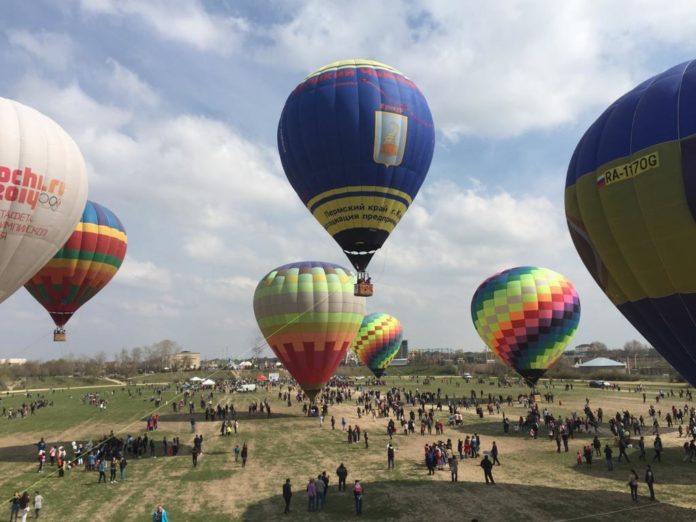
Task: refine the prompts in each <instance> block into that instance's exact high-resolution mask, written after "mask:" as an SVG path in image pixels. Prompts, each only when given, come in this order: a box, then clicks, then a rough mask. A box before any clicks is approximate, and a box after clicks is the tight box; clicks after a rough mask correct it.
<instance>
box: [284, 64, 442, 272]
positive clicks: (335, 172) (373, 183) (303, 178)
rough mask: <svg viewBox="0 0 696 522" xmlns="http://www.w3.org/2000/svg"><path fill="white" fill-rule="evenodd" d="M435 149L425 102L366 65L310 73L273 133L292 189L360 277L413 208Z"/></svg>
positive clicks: (409, 85)
mask: <svg viewBox="0 0 696 522" xmlns="http://www.w3.org/2000/svg"><path fill="white" fill-rule="evenodd" d="M434 146H435V132H434V128H433V120H432V116H431V115H430V109H429V108H428V104H427V102H426V100H425V97H424V96H423V93H421V91H420V90H419V89H418V87H416V85H415V84H414V83H413V82H412V81H411V80H409V79H408V78H407V77H406V76H404V75H403V74H402V73H400V72H399V71H397V70H396V69H394V68H392V67H389V66H388V65H384V64H382V63H379V62H374V61H370V60H346V61H341V62H335V63H332V64H329V65H327V66H325V67H322V68H321V69H318V70H316V71H315V72H313V73H312V74H310V75H309V76H308V77H307V78H305V79H304V81H302V83H300V84H299V85H298V86H297V87H296V88H295V89H294V90H293V91H292V93H291V94H290V96H289V97H288V99H287V101H286V102H285V107H284V108H283V113H282V114H281V117H280V122H279V124H278V150H279V151H280V159H281V161H282V164H283V169H284V170H285V174H286V175H287V177H288V180H289V181H290V183H291V185H292V187H293V188H294V189H295V192H297V194H298V196H299V197H300V198H301V199H302V202H303V203H304V204H305V205H306V207H307V208H308V209H309V211H310V212H311V213H312V214H313V215H314V217H315V218H316V219H317V221H319V223H321V225H322V226H323V227H324V228H325V229H326V231H327V232H328V233H329V234H331V235H332V236H333V238H334V239H335V240H336V242H337V243H338V244H339V245H340V246H341V248H342V249H343V251H344V252H345V254H346V255H347V256H348V259H350V261H351V263H352V264H353V266H354V267H355V268H356V270H358V272H359V273H360V274H363V273H364V272H365V271H366V270H367V265H368V263H369V262H370V259H371V258H372V256H373V255H374V253H375V252H376V251H377V250H378V249H379V248H380V247H381V246H382V244H383V243H384V241H385V240H386V239H387V237H388V236H389V234H390V233H391V232H392V230H394V227H395V226H396V225H397V224H398V223H399V221H400V220H401V218H402V217H403V215H404V214H405V213H406V211H407V210H408V208H409V206H411V203H412V202H413V198H415V196H416V194H417V193H418V190H419V189H420V186H421V184H422V183H423V180H424V179H425V176H426V174H427V172H428V168H429V167H430V162H431V160H432V157H433V149H434ZM363 275H364V274H363Z"/></svg>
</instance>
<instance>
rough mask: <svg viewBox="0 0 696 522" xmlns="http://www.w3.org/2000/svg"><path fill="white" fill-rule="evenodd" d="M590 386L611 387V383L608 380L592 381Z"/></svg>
mask: <svg viewBox="0 0 696 522" xmlns="http://www.w3.org/2000/svg"><path fill="white" fill-rule="evenodd" d="M589 385H590V388H609V387H610V386H611V383H610V382H608V381H590V382H589Z"/></svg>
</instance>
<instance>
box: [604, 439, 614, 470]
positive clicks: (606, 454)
mask: <svg viewBox="0 0 696 522" xmlns="http://www.w3.org/2000/svg"><path fill="white" fill-rule="evenodd" d="M613 454H614V452H613V451H612V449H611V448H610V447H609V444H608V443H607V444H606V445H605V446H604V460H606V461H607V470H608V471H614V462H613V461H612V460H611V457H612V455H613Z"/></svg>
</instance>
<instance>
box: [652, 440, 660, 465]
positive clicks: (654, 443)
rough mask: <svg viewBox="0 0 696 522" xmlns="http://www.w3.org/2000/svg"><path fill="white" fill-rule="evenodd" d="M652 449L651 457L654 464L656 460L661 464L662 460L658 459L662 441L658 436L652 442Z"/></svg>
mask: <svg viewBox="0 0 696 522" xmlns="http://www.w3.org/2000/svg"><path fill="white" fill-rule="evenodd" d="M653 448H655V456H654V457H653V462H655V460H657V462H662V459H661V458H660V454H661V453H662V439H661V438H660V436H659V435H657V436H656V437H655V442H653Z"/></svg>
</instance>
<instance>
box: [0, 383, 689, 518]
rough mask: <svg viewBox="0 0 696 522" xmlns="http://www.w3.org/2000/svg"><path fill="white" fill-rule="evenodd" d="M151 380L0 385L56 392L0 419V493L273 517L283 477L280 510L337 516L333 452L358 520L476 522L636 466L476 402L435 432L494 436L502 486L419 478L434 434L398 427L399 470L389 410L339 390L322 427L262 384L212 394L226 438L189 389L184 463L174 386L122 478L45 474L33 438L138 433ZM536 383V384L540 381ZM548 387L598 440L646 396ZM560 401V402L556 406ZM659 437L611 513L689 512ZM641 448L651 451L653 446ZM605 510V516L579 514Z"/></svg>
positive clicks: (558, 503)
mask: <svg viewBox="0 0 696 522" xmlns="http://www.w3.org/2000/svg"><path fill="white" fill-rule="evenodd" d="M171 375H173V374H164V375H154V376H153V375H148V376H146V378H147V379H148V380H150V379H151V381H152V382H163V381H165V380H166V377H167V376H171ZM186 375H187V376H188V375H189V372H186ZM191 375H192V374H191ZM201 375H202V374H201ZM213 378H215V377H213ZM388 383H389V386H391V385H392V384H393V385H397V386H399V387H401V388H411V389H414V390H415V389H416V388H418V389H420V390H426V389H427V390H429V391H435V390H437V388H438V387H439V388H441V393H442V397H443V403H444V402H445V401H444V397H445V395H448V396H449V397H453V396H455V395H456V396H457V397H461V396H462V395H466V396H467V397H468V396H469V392H470V390H471V389H472V388H473V389H475V390H476V393H477V394H479V393H480V391H481V390H483V392H484V394H485V395H487V394H488V393H489V392H490V393H492V394H495V395H498V394H502V395H503V396H507V395H508V394H510V395H512V396H513V397H514V398H516V397H517V395H518V394H519V393H522V392H524V391H526V390H525V389H524V388H522V387H513V388H498V387H497V385H496V384H493V385H492V386H491V385H489V384H488V382H486V383H485V384H479V383H469V384H467V383H465V382H464V381H463V380H462V379H460V378H456V377H452V378H451V379H449V378H446V379H436V380H434V381H432V382H431V383H430V384H429V385H427V386H426V385H424V384H423V379H422V378H419V379H418V380H416V379H415V378H408V377H403V378H397V377H390V378H389V379H388ZM660 386H662V388H663V389H665V390H668V389H670V388H672V389H674V390H675V391H676V390H678V389H679V388H678V386H676V385H669V384H662V385H660V384H655V385H654V386H651V390H653V392H652V393H653V394H654V390H657V389H658V388H659V387H660ZM155 388H156V387H147V386H142V387H140V386H139V387H135V386H129V387H126V388H124V387H122V386H113V387H108V388H94V389H93V390H75V389H71V390H61V391H55V392H39V393H32V396H31V397H26V396H25V395H24V394H15V395H6V394H3V395H2V396H1V397H2V400H1V401H0V407H5V408H9V407H18V406H20V405H21V404H22V403H23V402H27V401H31V400H34V399H36V398H37V396H39V395H41V396H43V397H46V398H48V400H51V401H53V406H50V407H47V408H44V409H40V410H37V411H36V412H35V414H34V415H30V416H28V417H26V418H24V419H15V420H11V421H10V420H8V419H6V418H0V495H5V498H9V497H10V496H11V494H12V492H13V491H15V490H21V491H23V490H25V489H26V490H28V491H30V492H33V491H34V490H35V489H39V490H41V492H42V495H43V496H44V497H45V499H46V502H45V504H46V507H45V510H44V516H45V520H77V521H79V520H94V517H95V516H99V519H100V520H113V521H131V520H149V519H150V516H151V512H152V510H153V509H154V507H155V506H156V505H157V504H158V503H163V504H164V505H165V508H166V509H167V511H168V512H169V515H170V520H172V521H174V522H177V521H187V522H189V521H191V522H197V521H217V520H220V521H222V520H225V521H228V520H245V521H246V520H250V521H255V520H258V521H264V522H266V521H268V520H274V519H277V518H279V517H280V514H281V513H282V507H283V504H282V500H281V499H280V488H281V485H282V483H283V481H284V480H285V478H286V477H289V478H291V479H292V481H293V485H294V491H295V496H294V497H293V503H292V510H293V514H292V516H291V517H290V519H292V520H310V519H311V520H342V519H345V518H352V517H353V516H354V514H353V513H354V512H353V499H352V495H351V494H350V492H347V493H339V492H337V491H336V489H335V484H336V476H335V473H334V470H335V469H336V467H337V465H338V463H339V462H344V463H345V464H346V466H347V467H348V468H349V473H350V474H349V477H348V483H349V484H351V483H352V480H353V479H356V478H360V479H361V480H362V481H363V482H364V484H365V488H366V493H365V500H364V515H363V518H366V519H370V520H429V519H439V520H469V519H471V518H473V517H479V519H480V520H535V521H536V520H563V519H568V518H573V517H577V516H581V515H585V514H588V515H592V514H597V513H606V512H609V511H617V510H621V509H625V508H627V507H629V508H630V507H632V504H631V502H630V497H629V495H628V488H627V487H626V481H627V478H628V471H629V469H630V468H631V467H636V465H637V461H636V456H635V452H633V454H631V458H632V459H633V460H634V462H632V463H631V464H630V465H628V464H616V470H615V471H614V472H613V473H610V472H608V471H606V468H605V466H604V462H603V459H599V460H597V461H595V464H594V465H593V467H592V469H587V468H586V467H585V466H584V465H583V466H581V467H576V466H575V459H574V455H575V450H576V449H577V447H579V446H580V445H581V444H582V443H586V442H587V441H588V440H590V439H591V437H592V436H591V435H585V434H583V435H580V436H579V437H578V438H577V439H574V440H573V441H572V442H571V451H570V452H569V453H567V454H566V453H561V454H560V455H559V454H557V453H556V452H555V444H554V443H552V442H550V441H549V439H548V437H546V436H545V433H544V432H543V431H542V435H541V436H540V437H539V439H537V440H530V439H529V438H528V437H527V435H526V434H525V433H521V432H514V431H512V430H511V433H510V434H509V435H503V434H502V423H501V417H500V416H498V415H493V416H489V415H488V414H487V413H486V414H485V415H484V418H483V419H479V418H478V416H476V415H475V414H474V411H473V409H472V410H469V411H468V412H467V411H465V410H462V413H463V415H464V419H465V422H464V427H462V428H459V429H451V428H447V429H446V432H445V436H444V437H439V438H443V439H444V438H448V437H450V438H452V440H453V442H454V443H455V444H456V441H457V439H458V438H462V439H463V438H464V436H465V435H467V434H472V433H474V432H478V433H479V434H480V435H481V437H482V440H483V449H484V450H485V449H488V448H489V447H490V444H491V441H492V440H496V441H497V442H498V445H499V447H500V451H501V455H500V458H501V461H502V462H503V466H501V467H500V468H498V467H496V469H495V470H494V473H495V475H496V480H497V481H498V482H499V484H498V485H497V486H496V487H495V488H492V487H488V488H487V487H486V486H485V485H483V484H482V474H481V472H480V469H479V468H478V461H472V460H464V461H462V462H461V464H460V483H458V484H451V483H450V482H449V480H448V479H449V473H448V472H446V471H441V472H438V474H437V476H436V477H434V478H433V477H428V475H427V473H426V471H425V469H424V467H423V465H422V446H423V444H424V443H425V442H426V441H432V440H436V439H437V438H438V437H436V436H435V435H434V434H433V435H432V436H426V437H420V435H416V436H415V437H413V436H412V437H405V436H403V435H401V434H399V435H397V436H395V437H394V444H395V445H396V447H397V467H396V470H393V471H388V470H387V469H386V456H385V446H386V444H387V442H388V438H387V436H386V434H385V427H386V423H387V420H386V419H380V420H378V421H377V422H373V421H372V420H371V417H369V418H368V419H360V420H358V419H357V416H356V413H355V404H354V402H352V401H349V402H348V403H347V404H345V405H344V406H341V407H337V406H334V407H332V408H331V410H330V413H333V414H334V415H335V416H336V418H337V428H338V429H337V430H334V431H332V430H331V428H330V424H329V419H326V422H325V424H324V428H323V429H320V428H319V422H318V419H316V418H307V417H304V416H303V415H302V412H301V408H300V406H299V405H297V404H296V403H294V402H293V405H292V407H290V408H288V407H287V406H286V405H285V404H282V403H280V402H279V401H278V400H277V392H276V391H273V392H271V393H269V394H268V395H266V394H265V392H263V391H259V392H257V393H251V394H229V395H224V394H217V393H216V394H215V397H214V399H213V404H216V403H217V401H221V402H223V403H224V402H232V403H234V405H235V407H236V408H237V410H238V411H239V412H241V413H240V415H239V419H240V432H239V433H238V434H236V435H233V436H230V437H221V436H219V426H220V423H219V422H207V423H206V422H205V421H204V420H203V416H202V414H201V413H200V408H199V398H198V397H196V401H195V404H196V413H195V414H194V416H195V417H196V418H197V420H198V423H197V424H198V430H199V431H200V432H202V433H203V434H204V437H205V441H204V454H203V455H202V457H201V458H200V460H199V465H198V467H197V468H195V469H194V468H192V465H191V455H190V444H191V439H192V434H191V432H190V425H189V422H188V421H189V418H190V416H189V415H188V413H178V414H174V412H173V410H172V407H171V402H172V401H173V400H176V399H177V398H178V397H177V396H176V392H175V389H174V388H173V387H172V388H169V389H166V390H165V391H164V392H163V394H162V399H163V404H162V406H161V408H159V410H157V412H158V413H159V414H160V416H161V423H160V429H159V430H158V431H157V432H154V433H150V434H149V435H150V436H151V437H153V438H154V439H155V440H156V442H157V444H156V450H157V455H158V458H156V459H152V458H142V459H130V460H129V466H128V468H127V479H126V481H125V482H123V483H122V482H118V483H116V484H106V485H105V484H97V474H96V473H89V472H85V471H82V470H81V469H80V470H74V471H71V472H69V473H68V476H66V477H64V478H58V477H57V476H56V475H53V474H51V473H50V472H47V473H44V474H42V475H39V474H37V473H36V463H35V456H36V448H35V446H34V445H33V444H34V443H35V442H37V441H38V439H39V438H40V437H44V438H45V439H46V441H47V442H48V443H49V444H63V445H65V444H67V443H69V442H70V441H72V440H81V441H85V440H88V439H93V440H97V439H99V438H101V437H102V436H104V435H105V434H108V433H109V431H111V430H112V429H113V430H114V432H115V433H116V434H117V435H119V436H123V437H125V435H126V434H131V435H135V436H137V435H138V434H142V433H143V430H144V428H145V422H144V419H145V418H146V417H147V415H149V414H150V413H155V412H156V410H155V407H154V402H152V401H151V399H152V398H153V397H154V390H155ZM626 389H627V388H626ZM89 391H94V392H98V393H99V394H100V396H102V397H104V398H106V399H107V401H108V405H107V408H106V410H104V411H101V410H99V409H98V408H96V407H94V406H90V405H88V404H85V403H83V401H82V397H83V396H84V395H85V394H87V393H88V392H89ZM541 391H542V393H543V392H544V391H546V390H545V389H544V388H543V387H542V388H541ZM129 392H130V393H129ZM554 393H555V399H556V403H555V404H553V405H549V408H551V410H552V412H553V413H554V414H556V415H558V414H560V415H563V416H567V415H570V414H571V413H573V412H578V413H579V414H582V406H583V405H584V403H585V399H586V398H589V399H590V403H591V405H592V406H593V409H596V407H597V406H602V407H603V408H604V412H605V426H604V429H603V434H602V441H603V443H604V442H605V441H606V442H610V443H611V442H613V441H612V438H611V437H610V436H608V430H607V429H606V420H607V419H608V418H609V416H611V415H613V414H614V413H615V412H616V410H617V409H625V408H627V409H630V410H632V411H634V412H637V413H642V414H644V415H645V410H646V408H647V404H646V405H643V403H642V395H641V394H636V393H631V392H625V391H623V392H617V391H608V390H598V389H591V388H588V387H587V386H586V385H585V384H583V383H580V382H576V383H574V390H572V391H568V392H566V391H565V390H564V387H563V385H562V384H560V383H558V384H557V385H556V388H555V390H554ZM264 398H267V399H268V400H269V401H270V402H271V404H272V407H273V413H274V415H273V416H272V417H271V418H267V417H266V416H265V415H261V414H259V415H257V416H255V417H251V418H249V417H248V415H247V413H246V411H247V405H248V403H249V402H250V401H254V400H256V401H260V400H263V399H264ZM559 399H560V400H562V402H563V404H562V405H559V404H558V400H559ZM648 402H651V401H650V399H649V400H648ZM673 403H674V404H679V405H683V403H684V399H679V398H678V396H677V397H676V398H674V399H667V400H664V401H663V402H662V403H661V404H662V405H663V406H662V409H663V413H664V412H666V410H667V405H671V404H673ZM542 407H543V405H542ZM405 409H406V412H408V411H409V410H410V409H413V410H414V411H415V409H416V408H411V407H410V406H406V407H405ZM503 409H504V410H505V412H506V414H507V415H508V416H509V417H510V419H511V420H512V421H513V422H514V421H515V420H516V419H517V418H518V417H519V415H521V414H523V410H522V408H521V407H519V406H513V407H512V408H508V407H507V406H505V407H504V408H503ZM186 411H188V410H186ZM447 414H448V412H447V408H446V406H445V407H444V408H443V411H442V412H437V413H436V415H437V416H438V418H441V419H446V416H447ZM343 415H345V416H346V418H347V420H348V422H349V423H350V424H356V423H357V424H360V425H361V427H363V429H365V428H367V429H368V431H369V435H370V448H369V449H365V448H364V445H363V444H362V442H361V443H360V444H351V445H349V444H347V443H346V436H345V433H344V432H342V431H341V429H340V418H341V416H343ZM164 436H166V437H167V438H168V439H170V440H171V438H172V437H174V436H178V437H180V438H181V442H182V444H184V447H183V448H182V450H181V454H180V456H177V457H163V456H162V454H161V452H162V445H161V440H162V437H164ZM646 440H648V441H649V442H650V443H651V441H652V437H649V436H646ZM244 441H246V442H248V443H249V445H250V458H249V463H248V466H247V467H246V468H244V469H243V468H242V467H241V464H240V463H235V462H234V457H233V455H232V448H233V447H234V445H235V444H240V445H241V443H242V442H244ZM665 441H666V445H667V446H668V447H667V450H666V451H665V455H664V462H663V463H662V464H656V465H655V472H656V476H657V480H658V486H657V491H658V497H659V500H660V501H661V502H660V504H659V505H656V506H650V507H643V506H644V505H645V504H646V503H645V501H644V500H643V501H642V503H641V504H640V509H638V510H636V511H627V512H623V511H621V512H619V513H616V514H613V515H611V517H610V519H611V520H612V521H615V520H619V521H620V520H629V519H630V520H637V521H641V520H653V519H654V518H657V517H663V518H664V517H668V518H669V520H670V522H678V521H681V520H684V521H686V520H696V488H694V487H693V484H694V482H696V464H685V463H682V462H681V450H680V449H679V448H678V447H677V446H676V443H677V442H678V440H673V439H672V435H667V436H666V437H665ZM648 446H650V444H648ZM616 454H618V451H617V452H616ZM648 455H649V457H650V458H652V451H651V450H649V451H648ZM636 469H637V471H638V472H639V474H640V475H641V477H642V470H643V469H644V467H643V466H642V465H641V466H640V467H636ZM323 470H326V471H327V472H328V473H329V476H330V478H331V489H330V492H329V495H328V501H327V506H326V509H325V510H324V511H323V512H321V513H316V514H308V513H306V498H305V496H304V494H303V491H304V486H305V484H306V483H307V480H308V479H309V477H310V476H314V477H316V475H317V474H318V473H320V472H321V471H323ZM645 493H646V491H645V486H644V485H643V484H641V490H640V494H642V495H644V494H645ZM467 517H468V518H467ZM604 519H606V520H608V519H609V518H590V519H588V520H604Z"/></svg>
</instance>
